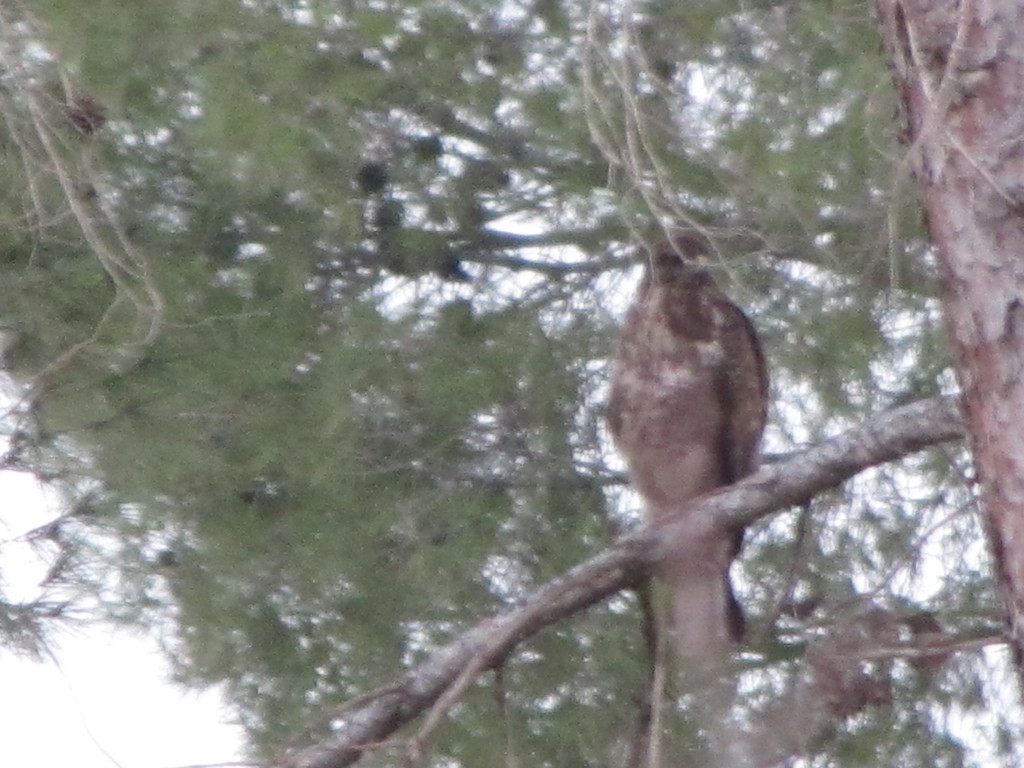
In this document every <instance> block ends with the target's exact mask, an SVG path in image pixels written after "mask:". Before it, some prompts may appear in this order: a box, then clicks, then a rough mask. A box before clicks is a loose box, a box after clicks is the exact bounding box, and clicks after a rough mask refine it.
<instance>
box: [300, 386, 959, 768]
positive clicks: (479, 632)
mask: <svg viewBox="0 0 1024 768" xmlns="http://www.w3.org/2000/svg"><path fill="white" fill-rule="evenodd" d="M961 431H962V430H961V425H960V419H959V416H958V412H957V405H956V403H955V402H954V401H952V400H949V399H946V398H934V399H930V400H922V401H919V402H917V403H913V404H911V405H907V406H903V407H901V408H896V409H893V410H891V411H888V412H886V413H883V414H880V415H878V416H875V417H873V418H871V419H868V420H867V421H865V422H864V423H863V424H861V425H860V426H858V427H856V428H855V429H851V430H849V431H848V432H845V433H843V434H841V435H839V436H837V437H834V438H831V439H829V440H826V441H824V442H822V443H821V444H819V445H817V446H815V447H813V448H810V449H808V450H806V451H803V452H801V453H798V454H794V455H791V456H788V457H786V458H784V459H781V460H779V461H777V462H774V463H772V464H770V465H768V466H766V467H764V468H762V469H761V470H760V471H759V472H757V473H756V474H754V475H752V476H750V477H749V478H747V479H746V480H744V481H742V482H740V483H737V484H735V485H732V486H729V487H727V488H724V489H722V490H721V491H718V492H716V493H714V494H713V495H710V496H708V497H705V499H704V500H703V501H699V502H695V503H694V507H693V508H692V509H691V510H689V511H688V512H687V517H688V519H689V520H690V521H692V520H694V519H695V518H700V519H702V520H703V521H704V524H706V525H707V526H709V527H712V526H731V525H735V524H739V523H750V522H752V521H754V520H756V519H757V518H759V517H763V516H765V515H768V514H770V513H771V512H773V511H776V510H779V509H782V508H785V507H788V506H790V505H792V504H795V503H799V502H802V501H804V500H806V499H808V498H810V497H811V496H813V495H814V494H816V493H818V492H820V491H823V490H825V489H828V488H832V487H835V486H836V485H838V484H840V483H842V482H843V481H844V480H847V479H848V478H850V477H852V476H853V475H855V474H857V473H858V472H860V471H862V470H864V469H866V468H868V467H871V466H874V465H877V464H880V463H883V462H886V461H891V460H893V459H896V458H899V457H901V456H904V455H907V454H909V453H912V452H914V451H917V450H920V449H921V448H924V447H926V446H928V445H932V444H935V443H939V442H942V441H946V440H952V439H955V438H958V437H960V436H961ZM672 526H673V522H672V521H671V520H666V521H665V523H664V524H659V530H657V531H656V530H655V529H653V528H651V527H644V528H641V529H639V530H637V531H635V532H633V533H631V534H629V535H627V536H624V537H623V538H621V539H620V540H619V541H618V542H617V543H616V544H615V545H613V546H612V547H610V548H608V549H607V550H605V551H604V552H602V553H600V554H598V555H596V556H595V557H593V558H591V559H590V560H587V561H586V562H583V563H581V564H580V565H578V566H576V567H575V568H572V569H571V570H569V571H567V572H566V573H564V574H562V575H561V576H559V577H558V578H556V579H554V580H552V581H550V582H548V583H547V584H545V585H543V586H541V587H540V588H539V589H538V590H536V592H534V594H533V595H532V596H531V597H529V598H528V599H527V600H525V601H524V602H523V604H522V605H520V606H519V607H517V608H515V609H513V610H511V611H508V612H507V613H503V614H500V615H497V616H492V617H489V618H486V619H483V620H482V621H480V622H479V623H477V624H476V625H475V626H473V627H471V628H470V629H468V630H466V631H465V632H463V633H462V634H460V635H459V636H457V637H456V638H454V639H453V640H452V641H451V642H450V643H448V644H447V645H446V646H444V647H442V648H439V649H438V650H437V651H435V652H434V653H433V654H432V655H431V656H430V657H429V658H427V659H426V660H425V661H424V662H422V663H421V664H418V665H417V666H415V667H413V668H412V669H410V670H408V671H407V672H406V673H405V674H404V675H403V676H402V677H401V678H399V679H398V680H396V681H394V683H392V684H391V685H388V686H386V687H384V688H382V689H380V690H379V691H377V692H375V693H373V694H370V695H368V696H366V697H364V698H363V699H362V700H360V701H358V702H355V703H354V704H352V705H350V706H349V707H347V708H345V709H344V710H343V711H341V712H339V713H338V714H337V716H336V717H334V718H332V721H333V722H334V723H335V724H336V728H335V730H334V732H333V733H332V735H331V736H330V737H329V738H327V739H326V740H324V741H323V742H321V743H319V744H316V745H314V746H312V747H309V748H306V749H303V750H300V751H296V752H294V753H293V754H290V755H288V756H286V757H284V758H282V760H281V761H280V764H281V765H282V766H286V767H287V768H342V766H346V765H351V764H353V763H355V762H356V761H357V760H359V758H360V757H361V756H362V755H363V754H364V753H365V752H367V751H372V750H373V749H375V748H377V747H379V745H380V742H381V741H382V740H384V739H386V738H388V737H389V736H390V735H391V734H393V733H394V732H395V731H397V730H398V729H399V728H401V727H402V726H403V725H405V724H406V723H409V722H411V721H412V720H414V719H415V718H416V717H418V716H419V715H421V714H423V713H424V712H425V711H427V710H428V708H431V707H433V708H434V709H433V711H432V712H431V715H429V716H428V718H427V719H428V722H429V721H430V720H432V719H435V718H436V717H439V716H440V715H442V714H443V713H444V711H445V709H446V707H448V706H450V705H451V704H453V703H454V702H455V701H456V700H457V698H458V696H459V695H460V694H461V693H462V692H463V691H464V690H465V687H466V686H467V685H468V684H469V683H471V682H472V680H473V679H474V678H475V677H476V676H478V675H479V674H481V673H483V672H484V671H486V670H487V669H489V668H490V667H492V666H494V665H496V664H497V663H498V662H500V661H501V659H503V658H504V657H505V656H507V655H508V654H509V653H510V652H511V651H512V650H513V649H514V648H515V647H516V646H517V645H518V644H519V643H521V642H523V641H524V640H526V639H528V638H530V637H531V636H533V635H535V634H536V633H537V632H539V631H540V630H542V629H543V628H545V627H547V626H549V625H551V624H553V623H555V622H556V621H558V620H560V619H563V618H565V617H567V616H569V615H571V614H573V613H575V612H577V611H580V610H582V609H584V608H586V607H588V606H590V605H593V604H594V603H597V602H599V601H601V600H603V599H605V598H606V597H608V596H609V595H612V594H614V593H615V592H617V591H619V590H621V589H623V588H626V587H629V586H631V585H633V584H635V583H636V582H637V579H638V577H639V576H640V575H641V574H644V573H646V572H647V570H648V569H649V568H650V567H651V566H652V565H653V564H654V563H655V562H657V560H658V558H659V557H661V556H662V555H663V554H664V552H666V551H670V548H671V539H672Z"/></svg>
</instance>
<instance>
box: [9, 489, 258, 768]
mask: <svg viewBox="0 0 1024 768" xmlns="http://www.w3.org/2000/svg"><path fill="white" fill-rule="evenodd" d="M51 517H52V513H51V512H50V511H49V510H48V505H47V503H46V499H45V497H44V495H43V493H42V492H41V490H40V489H39V487H38V486H37V485H36V483H35V481H34V480H33V479H32V478H30V477H27V476H25V475H19V474H16V473H14V472H0V543H3V546H0V574H2V576H3V579H4V584H5V587H7V588H12V591H14V592H17V591H19V590H20V589H23V590H28V589H30V588H31V587H32V586H34V583H35V582H36V581H37V580H38V573H39V567H38V564H36V563H33V562H32V561H31V559H30V555H29V553H28V552H27V551H26V549H25V548H23V547H22V548H19V545H17V544H12V543H10V542H11V540H12V539H14V538H16V537H17V536H18V535H19V534H21V533H23V532H25V531H27V530H31V529H32V528H34V527H37V526H39V525H41V524H42V523H44V522H46V521H47V520H49V519H50V518H51ZM5 542H6V543H5ZM19 580H21V581H22V582H23V583H22V584H19V583H18V581H19ZM58 643H59V644H58V646H57V647H56V648H54V651H55V653H56V656H57V660H58V661H59V662H60V667H59V668H58V667H57V665H56V664H54V663H53V662H52V661H46V662H41V663H38V662H33V661H29V660H27V659H23V658H20V657H16V656H14V655H13V654H11V653H10V651H8V650H7V649H5V648H3V647H2V646H0V724H2V734H3V735H2V738H0V766H12V768H14V767H16V768H56V767H57V766H75V768H173V767H174V766H184V765H196V764H211V763H220V762H228V761H231V760H238V759H240V757H239V744H240V729H238V728H237V727H234V726H231V725H229V724H227V723H226V722H225V720H226V718H227V717H229V713H228V712H227V710H226V709H225V708H224V707H223V706H222V704H221V698H220V696H219V694H218V693H217V692H215V691H214V692H204V693H202V694H196V693H193V692H189V691H185V690H183V689H182V688H180V687H178V686H175V685H172V684H171V683H169V682H168V679H169V673H168V668H167V666H166V664H165V663H164V661H163V659H162V658H161V656H160V655H159V653H158V651H157V649H156V645H155V643H153V642H152V641H150V640H148V639H146V638H144V637H139V636H137V635H132V634H129V633H128V632H126V631H124V630H117V631H115V630H112V629H111V628H109V627H95V628H92V629H89V630H82V631H80V632H76V633H74V634H72V633H65V634H63V635H61V636H60V637H59V639H58Z"/></svg>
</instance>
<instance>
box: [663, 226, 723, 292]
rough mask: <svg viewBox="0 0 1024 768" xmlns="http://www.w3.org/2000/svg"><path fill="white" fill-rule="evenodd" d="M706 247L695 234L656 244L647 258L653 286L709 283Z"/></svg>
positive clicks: (707, 250)
mask: <svg viewBox="0 0 1024 768" xmlns="http://www.w3.org/2000/svg"><path fill="white" fill-rule="evenodd" d="M709 252H710V248H709V246H708V243H707V241H706V240H705V239H704V238H703V237H700V236H699V235H696V234H680V235H676V236H674V237H673V238H672V240H670V241H668V242H664V243H662V244H661V245H659V246H658V247H657V248H655V250H654V251H653V252H652V253H651V256H650V275H651V279H652V280H653V282H654V283H661V284H667V283H678V282H680V281H683V280H685V281H687V282H691V281H693V282H697V283H706V282H711V273H710V272H708V270H707V268H706V266H705V264H706V261H707V256H708V253H709Z"/></svg>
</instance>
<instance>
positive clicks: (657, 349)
mask: <svg viewBox="0 0 1024 768" xmlns="http://www.w3.org/2000/svg"><path fill="white" fill-rule="evenodd" d="M709 253H710V245H709V242H708V241H707V240H706V238H704V237H703V236H702V235H700V234H698V233H692V232H685V233H681V234H676V235H675V236H673V237H672V238H671V239H670V240H668V241H666V242H664V243H662V244H661V245H659V246H657V247H656V248H653V249H652V250H651V251H650V253H649V256H648V259H647V262H646V264H645V266H644V274H643V277H642V279H641V281H640V285H639V287H638V289H637V292H636V295H635V297H634V299H633V302H632V304H631V306H630V307H629V309H628V310H627V313H626V318H625V322H624V325H623V328H622V333H621V337H620V340H619V345H618V351H617V353H616V355H615V358H614V362H613V366H612V370H613V373H612V377H611V386H610V393H609V399H608V403H607V408H606V418H607V423H608V427H609V431H610V433H611V436H612V439H613V442H614V444H615V446H616V448H617V449H618V451H619V452H620V453H621V454H622V456H623V458H624V459H625V462H626V466H627V470H628V474H629V478H630V482H631V484H632V486H633V488H634V489H635V490H636V491H637V493H638V494H639V496H640V498H641V500H642V502H643V507H644V514H645V517H646V520H647V522H648V523H658V522H660V521H663V520H666V519H667V518H676V519H677V520H678V521H679V524H678V525H674V526H673V530H674V532H675V533H678V536H675V533H674V539H673V541H672V549H671V551H670V552H669V553H667V554H666V555H665V556H664V557H662V558H660V559H659V561H658V563H657V564H656V565H655V567H654V577H655V579H656V580H657V581H660V582H662V583H664V584H665V585H666V586H667V588H668V589H667V591H668V593H669V596H668V598H667V600H666V602H667V610H665V609H662V612H661V615H663V616H664V619H663V620H661V621H659V625H660V626H663V627H665V629H666V630H667V634H668V635H669V636H670V637H671V640H672V643H673V645H674V646H675V648H676V650H677V651H678V653H679V654H680V655H681V656H683V657H695V656H705V657H706V656H708V655H711V654H718V655H721V654H727V653H728V652H729V651H730V649H731V648H733V647H734V645H735V643H738V642H740V641H741V640H742V637H743V634H744V623H745V622H744V616H743V611H742V609H741V607H740V605H739V603H738V601H737V599H736V596H735V594H734V592H733V588H732V583H731V580H730V577H729V566H730V565H731V563H732V562H733V560H734V559H735V558H736V557H737V556H738V555H739V552H740V547H741V545H742V540H743V529H742V528H736V527H733V528H731V529H730V528H727V527H721V526H718V527H713V528H712V529H711V530H709V529H708V527H707V526H706V525H703V526H702V525H700V524H699V522H698V521H697V520H696V519H694V518H692V517H690V519H689V520H688V519H687V517H688V515H689V510H690V509H691V508H692V502H693V501H694V500H695V499H697V498H698V497H700V496H702V495H704V494H707V493H709V492H711V491H714V490H716V489H718V488H722V487H724V486H727V485H730V484H731V483H734V482H736V481H738V480H740V479H742V478H743V477H745V476H746V475H748V474H750V473H751V472H753V471H754V470H755V469H756V468H757V466H758V464H759V462H760V455H761V451H760V444H761V438H762V434H763V432H764V426H765V421H766V418H767V408H768V374H767V369H766V365H765V359H764V354H763V352H762V348H761V343H760V341H759V339H758V336H757V333H756V331H755V329H754V326H753V324H752V323H751V321H750V320H749V318H747V316H746V315H745V314H744V313H743V311H742V310H741V309H740V308H739V307H737V306H736V305H735V304H734V303H733V302H732V301H730V300H729V298H728V297H727V296H726V295H725V294H724V293H723V292H722V291H721V290H720V289H719V287H718V286H717V285H716V283H715V281H714V279H713V277H712V275H711V273H710V272H709V271H708V269H707V266H706V261H705V260H706V257H707V256H708V255H709Z"/></svg>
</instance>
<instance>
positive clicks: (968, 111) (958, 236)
mask: <svg viewBox="0 0 1024 768" xmlns="http://www.w3.org/2000/svg"><path fill="white" fill-rule="evenodd" d="M875 6H876V8H877V11H878V17H879V18H878V21H879V27H880V29H881V33H882V37H883V39H884V42H885V47H886V49H887V52H888V54H889V57H890V61H891V67H892V73H893V78H894V80H895V83H896V88H897V92H898V94H899V96H900V98H901V100H902V104H903V119H904V121H905V122H904V127H905V138H906V141H907V145H908V155H907V162H908V164H909V167H910V168H911V170H912V172H913V174H914V176H915V177H916V182H917V185H918V188H919V191H920V196H921V201H922V205H923V208H924V215H925V222H926V224H927V227H928V230H929V232H930V234H931V238H932V241H933V243H934V245H935V249H936V256H937V258H938V275H939V280H940V289H941V296H942V301H943V304H944V306H945V315H946V323H947V327H948V332H949V336H950V339H951V341H952V345H953V349H954V352H955V356H956V367H957V375H958V377H959V380H960V386H961V388H962V390H963V409H964V415H965V420H966V425H967V429H968V431H969V435H970V441H971V448H972V451H973V454H974V463H975V467H976V470H975V471H976V473H977V476H978V480H979V481H980V489H981V499H982V509H983V514H984V516H985V522H986V528H987V531H988V535H989V539H990V542H991V546H992V551H993V553H994V555H995V564H996V568H997V578H998V582H999V585H1000V589H1001V591H1002V594H1003V598H1004V600H1005V603H1006V608H1007V613H1008V619H1009V628H1010V635H1011V642H1012V646H1013V648H1014V650H1015V657H1016V660H1017V669H1018V673H1019V674H1020V678H1021V680H1024V669H1022V665H1021V659H1022V658H1024V654H1022V650H1024V4H1022V3H1020V0H961V1H960V2H959V3H957V2H951V1H950V0H875Z"/></svg>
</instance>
